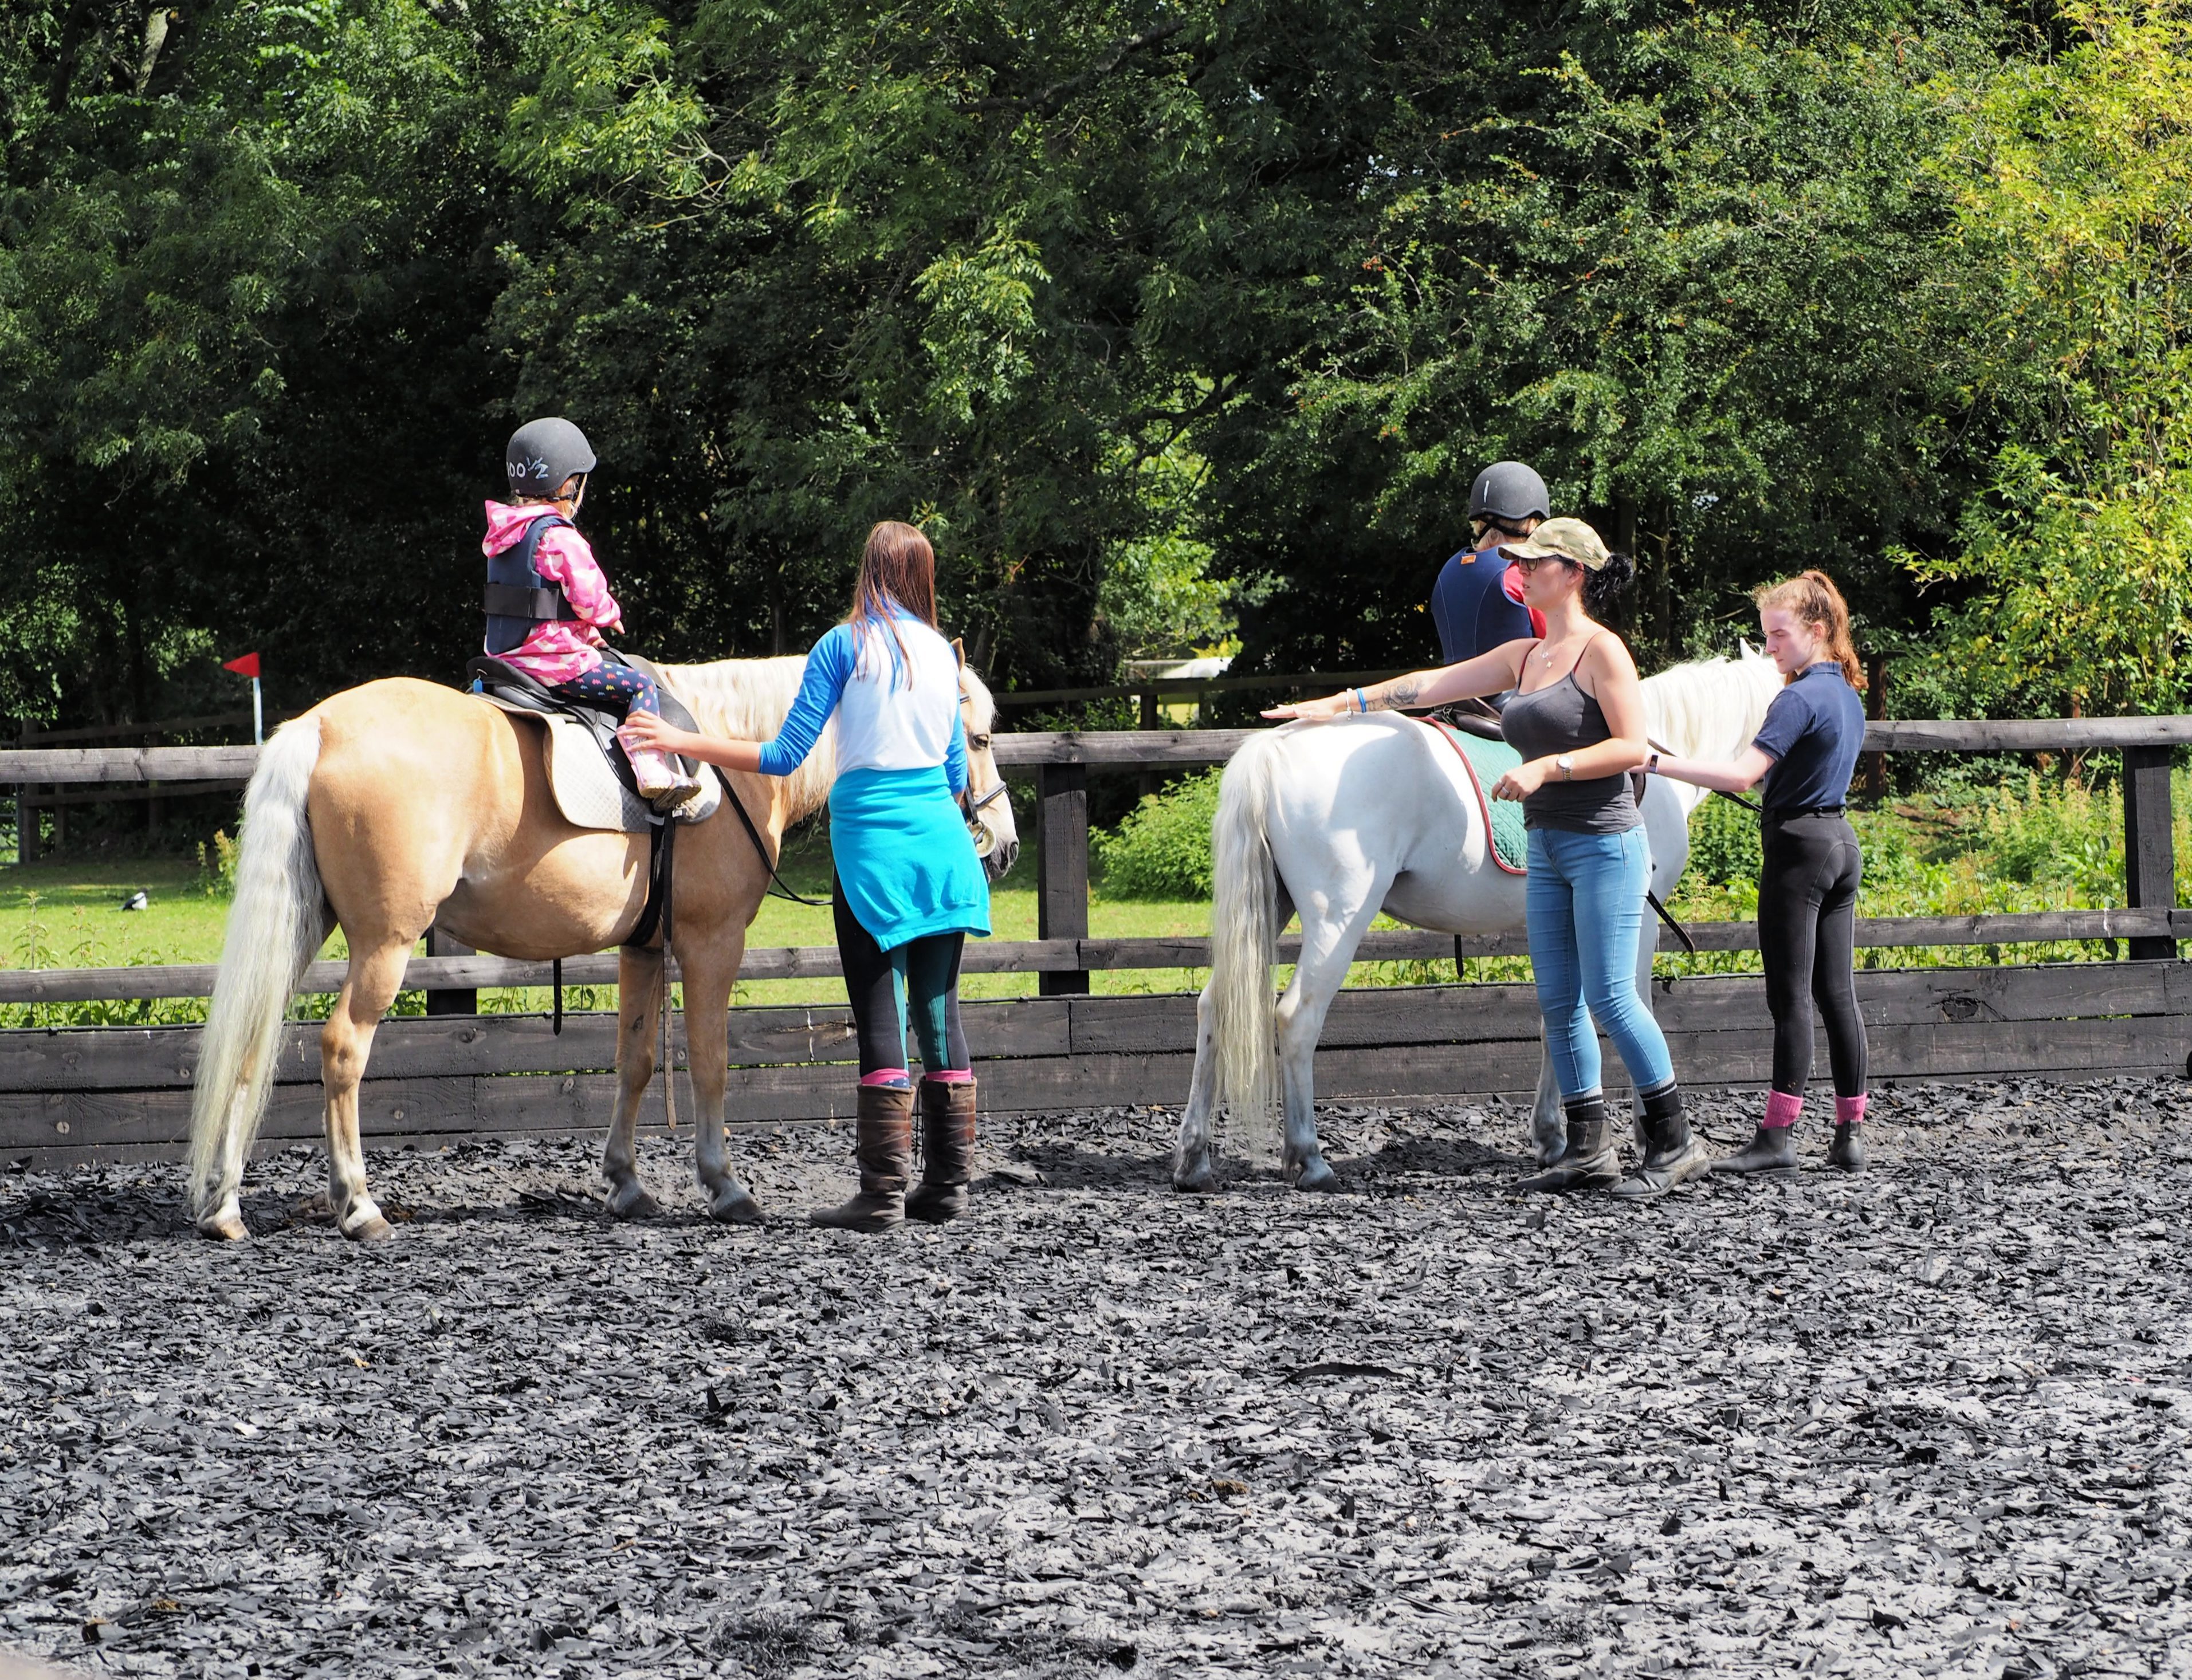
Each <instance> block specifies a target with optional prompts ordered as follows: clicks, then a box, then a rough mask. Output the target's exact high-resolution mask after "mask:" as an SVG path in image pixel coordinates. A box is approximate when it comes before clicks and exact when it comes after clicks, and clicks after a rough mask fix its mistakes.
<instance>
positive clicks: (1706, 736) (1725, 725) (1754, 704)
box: [1644, 642, 1781, 759]
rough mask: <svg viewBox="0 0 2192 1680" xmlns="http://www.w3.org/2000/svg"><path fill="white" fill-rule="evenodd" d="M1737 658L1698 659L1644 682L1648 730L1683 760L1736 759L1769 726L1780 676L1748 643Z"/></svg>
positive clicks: (1673, 667) (1779, 686) (1772, 665)
mask: <svg viewBox="0 0 2192 1680" xmlns="http://www.w3.org/2000/svg"><path fill="white" fill-rule="evenodd" d="M1740 646H1741V651H1740V652H1738V654H1737V656H1736V657H1735V658H1732V659H1718V658H1715V659H1693V660H1691V661H1690V662H1689V663H1687V664H1682V665H1675V666H1671V667H1670V668H1669V669H1666V670H1664V671H1661V672H1660V673H1659V674H1658V675H1657V676H1648V677H1646V678H1645V679H1644V720H1645V727H1646V728H1647V729H1648V730H1650V731H1651V733H1652V740H1653V743H1654V744H1655V745H1657V746H1658V747H1661V748H1663V749H1665V750H1667V751H1669V752H1671V753H1675V754H1677V755H1680V756H1681V757H1683V758H1702V759H1732V758H1733V757H1734V756H1735V755H1737V754H1738V753H1739V752H1741V751H1742V750H1743V749H1744V747H1746V746H1748V745H1749V744H1750V737H1752V736H1754V735H1755V734H1757V733H1758V729H1759V726H1760V725H1761V724H1762V723H1764V722H1765V721H1766V709H1767V707H1768V706H1770V705H1772V703H1773V697H1774V696H1775V695H1776V694H1778V693H1779V692H1781V673H1780V672H1779V671H1778V669H1775V668H1774V664H1773V662H1772V660H1771V659H1769V658H1767V657H1766V656H1765V655H1764V654H1763V653H1761V652H1758V651H1757V650H1756V649H1755V648H1754V647H1752V646H1750V644H1749V643H1748V642H1745V643H1743V644H1741V645H1740Z"/></svg>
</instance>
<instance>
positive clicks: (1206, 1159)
mask: <svg viewBox="0 0 2192 1680" xmlns="http://www.w3.org/2000/svg"><path fill="white" fill-rule="evenodd" d="M1643 688H1644V708H1645V717H1646V720H1647V727H1648V729H1649V732H1650V735H1651V739H1652V741H1653V744H1654V745H1655V746H1657V747H1658V748H1660V749H1663V750H1664V751H1667V752H1670V753H1675V754H1679V755H1682V756H1683V757H1686V758H1703V759H1732V758H1733V757H1734V756H1735V755H1736V754H1737V753H1738V752H1740V751H1741V750H1742V749H1744V747H1745V746H1746V745H1748V744H1749V743H1750V737H1752V736H1754V735H1755V734H1756V733H1757V732H1758V727H1759V726H1760V724H1761V723H1762V722H1764V721H1765V718H1766V708H1767V705H1768V704H1770V703H1772V698H1773V697H1774V695H1775V694H1777V693H1778V692H1780V689H1781V674H1780V672H1779V671H1778V670H1777V669H1775V668H1774V665H1773V662H1772V660H1771V659H1769V658H1767V657H1766V656H1765V655H1764V654H1762V653H1760V652H1756V651H1755V650H1754V649H1752V648H1751V647H1750V646H1748V645H1745V646H1744V647H1743V649H1742V651H1741V654H1740V656H1739V657H1738V658H1734V659H1702V660H1698V661H1697V662H1696V663H1692V664H1687V665H1677V666H1675V668H1674V669H1671V670H1667V671H1662V672H1661V673H1660V674H1659V675H1657V676H1654V677H1648V678H1647V679H1646V680H1645V681H1644V685H1643ZM1703 798H1704V790H1703V789H1698V788H1693V787H1692V786H1690V785H1689V784H1688V783H1682V782H1670V781H1668V780H1666V779H1664V777H1653V778H1652V779H1651V781H1650V783H1648V785H1647V789H1646V792H1645V795H1644V806H1643V812H1644V825H1645V829H1646V832H1647V834H1649V835H1650V836H1651V840H1652V890H1653V891H1654V892H1656V893H1657V894H1658V896H1659V898H1660V900H1661V902H1663V903H1664V901H1665V900H1666V898H1667V897H1669V895H1670V893H1671V892H1672V891H1673V889H1674V886H1675V881H1676V880H1679V879H1680V878H1681V873H1682V869H1683V867H1684V866H1685V865H1686V864H1687V863H1688V862H1689V857H1690V837H1689V817H1690V812H1692V811H1693V809H1694V808H1695V807H1696V806H1697V804H1698V801H1699V800H1701V799H1703ZM1211 838H1212V851H1213V866H1214V873H1215V880H1214V883H1213V888H1214V890H1213V904H1212V928H1211V934H1212V937H1211V969H1210V983H1209V984H1208V985H1207V986H1205V987H1204V988H1203V989H1202V998H1201V999H1199V1000H1198V1002H1197V1004H1196V1040H1195V1074H1194V1078H1193V1079H1192V1081H1191V1083H1190V1086H1189V1090H1188V1097H1187V1112H1186V1113H1185V1114H1184V1115H1183V1116H1181V1118H1180V1123H1179V1142H1178V1144H1177V1147H1176V1148H1175V1150H1174V1153H1173V1183H1174V1184H1175V1185H1177V1186H1178V1187H1179V1188H1181V1189H1183V1190H1207V1189H1209V1188H1210V1187H1212V1186H1213V1184H1215V1182H1217V1178H1216V1173H1215V1170H1214V1168H1213V1163H1212V1159H1211V1122H1212V1119H1213V1117H1214V1115H1215V1114H1216V1113H1217V1111H1218V1109H1219V1108H1220V1107H1221V1106H1223V1107H1224V1108H1225V1109H1226V1110H1227V1111H1228V1112H1229V1113H1231V1114H1232V1115H1233V1117H1234V1119H1235V1120H1236V1122H1245V1123H1246V1124H1247V1125H1248V1126H1250V1127H1261V1126H1262V1125H1264V1124H1265V1122H1266V1120H1267V1119H1268V1117H1269V1115H1270V1108H1271V1098H1272V1094H1273V1086H1274V1084H1275V1081H1274V1079H1273V1072H1274V1066H1273V1062H1272V1055H1271V1051H1272V1040H1273V1028H1274V1019H1275V1018H1274V1011H1273V1006H1272V1001H1271V964H1272V963H1273V961H1274V960H1276V954H1277V941H1278V935H1279V931H1280V929H1282V928H1283V927H1284V926H1285V925H1287V919H1288V918H1289V917H1290V916H1292V915H1293V914H1294V913H1295V912H1296V911H1299V912H1300V914H1301V921H1302V950H1301V960H1300V962H1299V965H1298V966H1297V967H1296V968H1295V970H1294V977H1293V984H1292V985H1290V986H1288V987H1287V990H1286V994H1285V995H1284V996H1283V997H1282V998H1281V999H1279V1000H1278V1004H1277V1008H1276V1037H1277V1049H1278V1059H1277V1064H1276V1065H1277V1069H1278V1071H1279V1072H1280V1073H1282V1078H1283V1097H1284V1116H1285V1130H1284V1145H1283V1153H1282V1163H1283V1165H1285V1167H1286V1168H1287V1170H1290V1171H1291V1172H1293V1175H1294V1186H1295V1187H1296V1188H1297V1189H1302V1190H1330V1189H1333V1188H1336V1187H1338V1184H1339V1179H1338V1176H1337V1175H1335V1174H1334V1173H1333V1170H1332V1167H1331V1165H1330V1164H1329V1163H1328V1162H1327V1161H1326V1159H1324V1156H1323V1154H1322V1153H1321V1151H1320V1150H1319V1148H1318V1147H1317V1139H1316V1106H1315V1100H1314V1099H1315V1086H1314V1084H1313V1082H1312V1079H1311V1072H1310V1069H1311V1063H1312V1062H1313V1060H1314V1058H1315V1056H1316V1041H1317V1036H1318V1034H1320V1033H1321V1032H1322V1031H1323V1029H1324V1017H1325V1012H1326V1011H1327V1010H1329V1009H1330V1008H1331V1007H1332V999H1333V994H1335V993H1337V992H1338V991H1339V988H1340V986H1341V985H1342V983H1344V982H1345V980H1346V978H1347V966H1348V965H1349V964H1350V962H1352V961H1353V960H1354V959H1355V952H1356V947H1357V946H1359V945H1360V944H1361V942H1362V936H1363V935H1364V934H1365V933H1366V932H1367V931H1369V928H1370V924H1371V922H1372V921H1373V920H1375V919H1376V917H1377V916H1378V914H1379V912H1380V911H1383V912H1384V914H1388V915H1390V916H1392V917H1394V918H1395V919H1396V920H1400V921H1404V922H1407V923H1409V924H1411V925H1414V926H1416V927H1421V928H1428V929H1430V930H1432V931H1436V932H1440V933H1456V934H1478V935H1483V934H1497V933H1509V932H1513V931H1517V930H1519V929H1520V928H1521V926H1522V897H1523V889H1524V880H1523V877H1521V876H1520V875H1512V874H1505V873H1504V872H1503V871H1502V870H1500V869H1499V868H1498V867H1497V866H1496V865H1495V864H1494V863H1493V859H1492V857H1491V836H1490V835H1489V834H1487V832H1486V825H1485V821H1484V812H1483V809H1482V807H1481V806H1480V805H1479V803H1478V801H1477V796H1476V791H1475V789H1474V788H1473V787H1472V786H1471V783H1470V777H1469V773H1468V772H1467V771H1465V770H1464V768H1463V767H1462V766H1461V764H1460V763H1459V762H1458V755H1457V754H1456V753H1455V752H1454V749H1453V747H1452V746H1451V745H1450V744H1448V743H1447V742H1446V741H1443V740H1441V738H1440V737H1439V734H1438V732H1436V730H1434V729H1433V728H1431V727H1430V726H1429V725H1427V724H1424V723H1422V722H1420V721H1419V720H1415V719H1413V718H1408V717H1403V716H1401V715H1397V714H1396V713H1392V712H1373V713H1371V714H1369V715H1367V716H1359V717H1344V718H1340V719H1337V720H1333V721H1332V722H1329V723H1289V724H1285V725H1282V726H1280V727H1279V728H1277V729H1275V730H1272V731H1271V732H1269V733H1268V734H1264V735H1259V736H1256V737H1253V738H1252V739H1251V740H1250V741H1249V742H1248V743H1247V745H1246V746H1244V747H1242V749H1241V750H1240V751H1239V752H1238V753H1236V754H1235V755H1234V756H1233V760H1232V762H1231V763H1230V764H1229V765H1227V766H1226V767H1225V776H1224V781H1223V782H1222V783H1221V784H1220V789H1219V803H1218V816H1217V818H1216V821H1215V822H1214V823H1213V825H1212V832H1211ZM1657 947H1658V919H1657V918H1656V917H1653V916H1651V915H1648V914H1647V916H1646V917H1645V918H1644V931H1643V935H1642V937H1641V938H1640V939H1639V941H1638V948H1637V954H1636V955H1637V960H1636V971H1637V982H1638V984H1637V990H1638V992H1639V994H1641V996H1642V997H1643V999H1645V1004H1646V1006H1647V1008H1648V1007H1649V1006H1650V1002H1651V996H1652V984H1651V982H1652V954H1653V951H1654V950H1655V949H1656V948H1657ZM1531 1132H1532V1140H1533V1143H1534V1145H1535V1148H1536V1150H1537V1156H1538V1161H1539V1162H1540V1163H1542V1164H1546V1165H1550V1163H1552V1162H1554V1161H1556V1160H1558V1159H1560V1157H1561V1153H1562V1152H1563V1151H1564V1150H1565V1149H1566V1148H1567V1130H1566V1124H1565V1120H1564V1118H1563V1116H1562V1114H1561V1104H1560V1091H1559V1089H1558V1087H1557V1085H1556V1084H1555V1082H1554V1079H1553V1072H1552V1064H1551V1059H1550V1057H1547V1058H1546V1059H1545V1061H1544V1064H1543V1066H1542V1067H1541V1068H1540V1071H1539V1073H1538V1100H1537V1108H1536V1112H1535V1113H1534V1114H1533V1116H1532V1120H1531Z"/></svg>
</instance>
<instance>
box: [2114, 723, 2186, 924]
mask: <svg viewBox="0 0 2192 1680" xmlns="http://www.w3.org/2000/svg"><path fill="white" fill-rule="evenodd" d="M2170 756H2171V755H2170V749H2168V748H2166V747H2126V748H2125V749H2124V755H2123V802H2124V896H2125V898H2126V901H2127V902H2128V903H2130V905H2131V907H2132V908H2133V909H2135V910H2150V909H2174V908H2176V906H2177V840H2176V836H2175V834H2173V832H2172V826H2173V825H2172V813H2171V812H2170V808H2169V760H2170ZM2127 943H2128V944H2129V946H2130V948H2131V954H2132V956H2133V957H2134V958H2140V957H2145V958H2167V957H2174V956H2175V955H2176V954H2177V942H2176V941H2175V940H2174V939H2169V938H2163V937H2160V936H2158V935H2147V936H2145V937H2141V938H2137V939H2132V940H2131V941H2129V942H2127Z"/></svg>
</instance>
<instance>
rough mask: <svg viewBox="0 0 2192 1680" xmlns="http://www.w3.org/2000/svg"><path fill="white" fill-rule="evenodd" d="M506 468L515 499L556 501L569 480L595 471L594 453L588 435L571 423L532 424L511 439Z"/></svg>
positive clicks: (549, 421)
mask: <svg viewBox="0 0 2192 1680" xmlns="http://www.w3.org/2000/svg"><path fill="white" fill-rule="evenodd" d="M502 464H503V468H504V470H505V471H506V472H508V473H509V475H510V493H511V496H513V497H524V496H536V497H539V498H540V499H542V500H543V501H552V500H553V499H554V498H555V495H556V493H557V491H558V490H559V489H561V488H562V485H563V481H564V480H565V479H567V478H569V477H571V476H574V474H579V473H589V472H591V471H592V470H594V452H593V449H592V447H591V446H590V445H589V444H588V443H587V442H586V435H585V433H584V432H582V431H580V430H579V429H578V428H577V427H576V426H574V425H573V424H571V423H570V422H569V421H568V420H566V419H560V418H557V419H545V420H528V421H527V422H526V423H525V424H523V425H522V426H520V427H519V428H518V429H517V430H516V431H514V432H512V433H511V435H510V446H509V447H507V448H505V450H504V451H503V452H502Z"/></svg>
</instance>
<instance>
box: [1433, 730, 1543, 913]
mask: <svg viewBox="0 0 2192 1680" xmlns="http://www.w3.org/2000/svg"><path fill="white" fill-rule="evenodd" d="M1437 728H1438V732H1439V733H1440V734H1441V735H1443V736H1445V737H1446V738H1447V740H1448V741H1450V742H1452V743H1453V746H1454V749H1455V750H1456V751H1457V752H1458V753H1459V754H1460V755H1462V757H1464V759H1466V760H1469V767H1470V769H1471V770H1473V771H1475V772H1476V793H1477V797H1478V799H1479V800H1481V803H1482V804H1483V806H1484V815H1485V821H1486V823H1487V826H1489V827H1490V829H1491V830H1492V855H1493V857H1495V858H1497V859H1498V863H1499V867H1500V868H1503V869H1504V870H1506V871H1507V872H1508V874H1515V875H1520V874H1527V873H1528V872H1529V868H1530V836H1529V831H1528V830H1527V829H1525V828H1524V827H1523V826H1522V805H1521V800H1510V799H1494V798H1493V797H1492V789H1493V786H1494V784H1496V783H1498V780H1499V778H1500V777H1503V776H1504V775H1505V774H1506V773H1507V772H1509V771H1510V770H1512V769H1513V768H1514V767H1515V766H1516V765H1518V764H1520V763H1521V761H1522V755H1521V754H1520V753H1518V752H1517V751H1516V750H1515V749H1514V748H1512V747H1510V746H1509V745H1508V744H1507V743H1505V742H1504V741H1487V740H1486V739H1485V738H1484V737H1482V736H1481V735H1465V734H1464V733H1463V732H1461V731H1460V730H1458V729H1453V728H1449V727H1448V726H1447V725H1445V724H1440V725H1438V726H1437Z"/></svg>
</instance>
